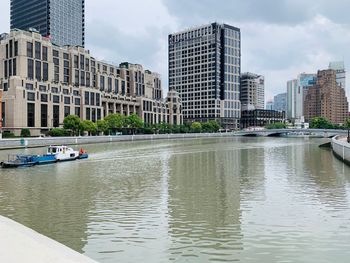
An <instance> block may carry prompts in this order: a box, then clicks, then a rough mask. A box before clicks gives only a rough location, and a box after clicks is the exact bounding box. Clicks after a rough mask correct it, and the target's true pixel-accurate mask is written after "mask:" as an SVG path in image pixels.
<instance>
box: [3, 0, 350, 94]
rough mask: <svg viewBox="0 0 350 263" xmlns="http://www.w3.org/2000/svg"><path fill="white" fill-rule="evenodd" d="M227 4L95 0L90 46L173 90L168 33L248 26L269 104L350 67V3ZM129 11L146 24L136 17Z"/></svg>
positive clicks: (250, 61)
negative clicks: (305, 77)
mask: <svg viewBox="0 0 350 263" xmlns="http://www.w3.org/2000/svg"><path fill="white" fill-rule="evenodd" d="M222 2H223V4H222V5H218V4H217V3H216V2H215V1H210V0H207V1H205V3H203V1H201V2H199V1H191V2H190V3H187V2H185V1H184V3H182V4H179V3H178V2H176V3H175V1H170V0H165V1H161V0H156V1H150V0H146V1H142V2H140V3H138V4H135V3H126V2H121V1H119V0H118V1H108V0H102V1H98V2H96V1H91V0H88V1H86V47H87V49H90V50H91V51H93V52H94V54H96V56H97V58H98V59H103V60H106V61H110V62H114V63H119V62H122V61H131V62H134V63H140V64H143V65H145V66H146V67H147V68H152V69H153V70H154V71H157V72H159V73H161V75H162V79H163V81H164V84H165V85H164V88H165V89H167V88H168V81H167V80H168V72H167V71H168V69H167V35H168V34H170V33H171V32H177V31H179V30H180V31H181V30H184V29H187V28H190V27H193V26H197V25H201V24H206V23H211V22H213V21H218V22H225V23H228V24H231V25H234V26H237V27H239V28H241V31H242V72H243V71H251V72H256V73H258V74H261V75H264V76H265V81H266V100H269V99H272V98H273V96H274V95H276V94H278V93H282V92H285V89H286V81H287V80H289V79H291V78H292V77H293V76H295V75H297V74H299V73H301V72H307V73H315V72H316V71H317V70H318V69H326V68H327V66H328V64H329V62H331V61H337V60H345V63H346V65H345V66H346V68H347V63H348V61H349V60H350V59H349V57H347V56H346V55H347V54H346V48H347V47H348V46H349V45H350V38H349V37H347V36H348V35H350V28H349V26H348V24H349V18H347V15H346V12H345V10H348V8H349V7H350V3H347V2H346V1H340V0H339V1H335V2H336V3H332V4H328V3H327V2H326V1H317V4H316V1H312V2H311V1H310V3H309V2H308V3H302V2H301V1H294V2H293V4H287V2H286V1H278V3H277V2H276V1H264V3H263V6H261V5H262V4H261V3H260V2H258V1H247V2H244V3H240V2H238V1H236V2H234V3H232V1H230V2H228V1H222ZM225 3H226V4H225ZM214 4H215V6H214ZM272 5H273V6H274V8H271V6H272ZM106 6H108V8H106ZM9 7H10V0H7V1H3V2H2V3H0V8H1V10H4V11H3V13H2V16H1V17H0V32H9V28H10V22H9V14H10V8H9ZM180 7H181V9H180ZM205 7H207V8H205ZM234 7H235V8H234ZM249 8H253V9H251V10H250V9H249ZM236 9H237V10H238V11H239V12H238V11H236ZM120 10H121V11H120ZM123 10H124V11H123ZM127 10H132V12H133V17H141V18H142V19H129V18H130V12H125V11H127ZM209 10H210V12H209ZM270 10H271V11H270ZM272 10H273V12H272ZM189 11H191V12H189ZM248 11H249V12H248ZM116 14H117V15H116ZM145 14H148V15H145ZM149 14H153V15H149ZM271 36H273V38H272V37H271ZM348 56H349V55H348ZM348 74H349V73H347V76H348ZM347 90H349V89H348V87H347Z"/></svg>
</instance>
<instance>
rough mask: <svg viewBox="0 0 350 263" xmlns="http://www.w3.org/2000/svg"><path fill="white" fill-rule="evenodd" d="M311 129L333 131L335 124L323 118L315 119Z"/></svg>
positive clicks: (312, 121)
mask: <svg viewBox="0 0 350 263" xmlns="http://www.w3.org/2000/svg"><path fill="white" fill-rule="evenodd" d="M310 128H311V129H332V128H333V124H332V123H331V122H330V121H328V120H327V119H325V118H323V117H315V118H313V119H312V120H311V123H310Z"/></svg>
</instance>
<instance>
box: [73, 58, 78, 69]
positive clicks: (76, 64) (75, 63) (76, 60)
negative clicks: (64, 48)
mask: <svg viewBox="0 0 350 263" xmlns="http://www.w3.org/2000/svg"><path fill="white" fill-rule="evenodd" d="M78 60H79V57H78V56H77V55H74V67H75V68H78V66H79V61H78Z"/></svg>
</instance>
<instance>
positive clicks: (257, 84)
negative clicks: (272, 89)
mask: <svg viewBox="0 0 350 263" xmlns="http://www.w3.org/2000/svg"><path fill="white" fill-rule="evenodd" d="M240 100H241V105H242V111H243V110H263V109H265V79H264V76H261V75H257V74H254V73H249V72H247V73H243V74H242V75H241V90H240Z"/></svg>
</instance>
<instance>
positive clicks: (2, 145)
mask: <svg viewBox="0 0 350 263" xmlns="http://www.w3.org/2000/svg"><path fill="white" fill-rule="evenodd" d="M230 136H233V134H232V133H212V134H208V133H201V134H157V135H126V136H98V137H95V136H91V137H59V138H51V137H47V138H26V139H3V140H0V149H13V148H24V147H43V146H48V145H61V144H63V145H80V144H94V143H108V142H122V141H142V140H168V139H186V138H188V139H190V138H204V137H230Z"/></svg>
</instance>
